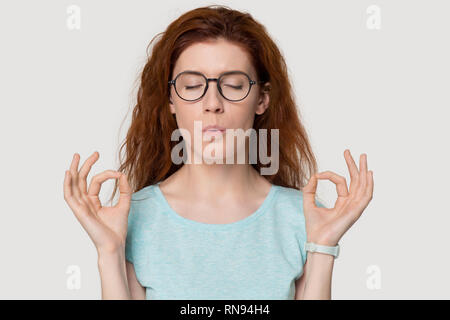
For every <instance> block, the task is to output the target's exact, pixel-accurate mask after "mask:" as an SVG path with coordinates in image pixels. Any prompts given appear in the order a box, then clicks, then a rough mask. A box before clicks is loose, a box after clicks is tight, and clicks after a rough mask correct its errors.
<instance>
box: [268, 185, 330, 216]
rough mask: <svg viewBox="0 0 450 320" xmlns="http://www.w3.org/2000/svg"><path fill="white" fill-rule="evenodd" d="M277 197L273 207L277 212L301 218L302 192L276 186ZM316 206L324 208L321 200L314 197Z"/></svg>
mask: <svg viewBox="0 0 450 320" xmlns="http://www.w3.org/2000/svg"><path fill="white" fill-rule="evenodd" d="M276 188H277V193H278V195H277V197H276V202H275V206H276V208H277V209H278V210H282V211H283V212H285V213H286V215H288V214H289V213H290V214H291V215H293V216H294V218H298V216H300V217H301V218H303V192H302V191H301V190H299V189H296V188H290V187H283V186H278V185H277V186H276ZM316 205H317V206H318V207H325V205H324V204H323V201H322V200H320V201H319V200H318V199H317V197H316Z"/></svg>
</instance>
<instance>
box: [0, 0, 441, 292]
mask: <svg viewBox="0 0 450 320" xmlns="http://www.w3.org/2000/svg"><path fill="white" fill-rule="evenodd" d="M215 3H217V4H225V5H229V6H230V7H232V8H235V9H239V10H244V11H248V12H250V13H251V14H252V15H253V17H254V18H255V19H257V20H258V21H260V22H262V23H263V24H264V25H265V26H266V27H267V30H268V31H269V33H270V34H271V36H272V37H273V38H274V40H275V41H276V43H277V44H278V45H279V47H280V49H281V51H282V52H283V54H284V56H285V58H286V61H287V64H288V67H289V73H290V76H291V79H292V83H293V86H294V88H295V92H296V96H297V99H298V102H299V106H300V110H301V114H302V117H303V121H304V123H305V125H306V127H307V130H308V132H309V134H310V136H311V140H312V144H313V149H314V152H315V153H316V155H317V158H318V161H319V170H320V171H324V170H332V171H334V172H337V173H339V174H341V175H344V176H345V177H347V178H349V175H348V172H347V167H346V164H345V160H344V157H343V152H344V150H345V148H349V149H350V150H351V152H352V154H353V155H354V157H356V158H357V159H359V155H360V154H361V153H367V154H368V164H369V169H370V170H373V171H374V181H375V190H374V197H373V200H372V202H371V203H370V204H369V207H368V208H367V209H366V210H365V211H364V213H363V215H362V216H361V218H360V219H359V220H358V221H357V222H356V223H355V224H354V225H353V227H352V228H351V229H350V230H349V231H348V232H347V233H346V234H345V235H344V237H343V238H342V239H341V242H340V244H341V255H340V257H339V258H338V259H337V260H335V264H334V271H333V287H332V298H333V299H403V298H404V299H431V298H436V299H442V298H446V299H448V298H450V293H449V290H448V286H449V284H450V281H449V280H450V276H449V273H448V270H450V260H449V258H448V252H449V232H448V229H449V225H450V224H449V222H450V219H449V214H450V212H449V209H448V206H447V203H448V193H449V187H448V180H449V178H450V174H449V170H448V167H447V166H448V164H449V148H448V137H449V133H450V132H449V131H450V129H449V125H448V120H449V118H450V117H449V115H450V112H449V107H450V103H449V102H450V98H449V84H450V83H449V82H450V81H449V80H450V79H449V74H450V70H449V69H450V63H449V60H448V57H450V52H449V48H450V47H449V41H448V39H449V31H450V19H449V18H448V15H449V12H450V11H449V9H450V5H449V2H448V1H436V0H433V1H411V0H408V1H381V0H379V1H364V0H358V1H356V0H355V1H335V0H329V1H317V0H316V1H280V0H278V1H261V0H258V1H245V2H243V1H223V2H220V1H219V2H215ZM72 4H74V5H78V6H79V7H80V9H81V29H80V30H70V29H69V28H68V27H67V24H66V21H67V19H68V16H69V14H68V13H67V12H66V9H67V7H68V6H69V5H72ZM207 4H213V2H208V1H158V2H157V1H114V2H112V1H31V0H28V1H5V0H2V2H1V3H0V39H1V44H0V46H1V50H0V55H1V59H0V85H1V94H0V106H1V114H0V121H1V125H0V130H1V137H2V140H3V141H2V145H3V151H2V156H1V158H0V161H1V163H0V165H1V168H2V175H1V181H2V183H1V184H0V188H1V192H0V194H1V198H2V209H1V217H2V219H1V223H0V244H1V254H2V261H1V270H0V271H1V272H0V297H1V298H3V299H12V298H22V299H50V298H52V299H85V298H86V299H100V298H101V291H100V279H99V274H98V269H97V255H96V250H95V248H94V246H93V244H92V243H91V240H90V239H89V237H88V235H87V233H86V232H85V231H84V230H83V229H82V227H81V225H80V224H79V223H78V221H77V220H76V218H75V216H74V215H73V213H72V211H71V210H70V208H69V207H68V206H67V204H66V203H65V201H64V199H63V189H62V186H63V177H64V171H65V170H66V169H68V168H69V165H70V161H71V159H72V155H73V154H74V153H75V152H78V153H79V154H80V155H81V157H82V158H81V161H84V160H85V159H86V157H88V156H89V155H90V154H91V153H92V152H93V151H95V150H97V151H99V153H100V159H99V160H98V162H97V163H96V164H95V165H94V167H93V172H92V173H91V175H90V177H92V176H93V175H94V174H97V173H99V172H101V171H103V170H106V169H116V168H117V165H118V159H117V152H118V145H119V142H121V141H122V139H123V138H124V136H125V133H126V131H127V128H128V125H129V119H130V113H129V112H130V111H131V108H132V107H133V103H134V99H135V94H136V88H135V86H134V85H135V79H136V77H137V76H138V72H139V70H140V69H141V68H142V67H143V64H144V62H145V58H146V53H145V50H146V47H147V45H148V43H149V41H150V40H151V38H152V37H153V36H154V35H156V34H157V33H158V32H161V31H164V29H165V28H166V26H167V25H168V24H169V23H170V22H171V21H172V20H174V19H175V18H177V17H178V16H179V15H180V14H182V13H184V12H185V11H187V10H190V9H193V8H195V7H198V6H203V5H207ZM370 5H377V6H378V7H379V8H380V9H381V11H380V13H381V20H380V21H381V25H380V26H381V28H380V29H378V30H372V29H369V28H368V27H367V25H366V22H367V19H369V18H370V16H371V14H368V13H367V12H366V10H367V8H368V7H369V6H370ZM125 118H126V120H125V121H124V122H123V124H122V121H123V120H124V119H125ZM121 124H122V126H121ZM112 187H113V183H112V181H109V182H107V183H105V184H104V185H103V189H102V191H101V196H102V199H103V200H104V201H106V199H107V198H108V197H109V195H110V193H111V191H112ZM319 190H320V192H321V193H322V194H323V197H324V198H325V199H326V201H327V204H328V205H330V204H333V203H334V200H335V199H336V194H335V188H334V185H333V184H332V183H331V182H328V181H321V182H320V183H319ZM72 265H74V266H77V267H78V268H79V270H80V272H81V273H80V276H81V278H80V281H81V282H80V284H81V286H80V288H79V289H70V287H68V285H67V282H68V278H69V276H70V275H69V274H67V273H66V271H67V270H68V268H69V267H70V266H72ZM374 279H376V283H378V284H379V286H378V287H373V286H371V285H370V283H373V280H374Z"/></svg>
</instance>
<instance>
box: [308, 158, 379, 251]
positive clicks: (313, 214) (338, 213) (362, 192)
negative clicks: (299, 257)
mask: <svg viewBox="0 0 450 320" xmlns="http://www.w3.org/2000/svg"><path fill="white" fill-rule="evenodd" d="M344 157H345V160H346V162H347V167H348V170H349V172H350V177H351V183H350V190H348V189H347V181H346V179H345V178H344V177H342V176H340V175H338V174H336V173H334V172H332V171H324V172H320V173H317V174H315V175H313V176H312V177H311V178H310V180H309V182H308V184H307V185H306V186H305V187H304V188H303V189H302V192H303V212H304V216H305V226H306V234H307V241H308V242H314V243H316V244H321V245H326V246H336V245H337V244H338V242H339V240H340V239H341V237H342V236H343V235H344V233H345V232H347V230H348V229H350V227H351V226H352V225H353V224H354V223H355V222H356V220H358V219H359V217H360V216H361V214H362V212H363V211H364V209H365V208H366V207H367V205H368V204H369V202H370V200H372V195H373V171H371V170H369V171H368V170H367V155H366V154H364V153H363V154H361V156H360V159H359V170H358V168H357V167H356V164H355V161H354V160H353V157H352V156H351V154H350V150H348V149H346V150H345V151H344ZM318 179H326V180H330V181H331V182H333V183H334V184H336V191H337V194H338V198H337V200H336V203H335V205H334V207H333V208H331V209H329V208H321V207H317V206H316V203H315V194H316V189H317V180H318Z"/></svg>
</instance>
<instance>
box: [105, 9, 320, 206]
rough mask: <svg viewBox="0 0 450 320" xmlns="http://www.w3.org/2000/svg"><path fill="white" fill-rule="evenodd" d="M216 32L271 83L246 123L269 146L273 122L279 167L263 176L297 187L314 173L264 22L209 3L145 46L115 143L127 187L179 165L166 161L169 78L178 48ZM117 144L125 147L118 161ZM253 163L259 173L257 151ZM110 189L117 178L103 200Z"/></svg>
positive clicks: (172, 123) (172, 125) (170, 123)
mask: <svg viewBox="0 0 450 320" xmlns="http://www.w3.org/2000/svg"><path fill="white" fill-rule="evenodd" d="M158 38H159V39H158ZM217 38H224V39H225V40H228V41H231V42H233V43H234V44H238V45H240V46H242V47H243V48H245V49H246V51H247V52H248V53H249V56H250V58H251V61H252V64H253V66H254V68H255V70H256V72H257V76H258V79H261V80H265V81H270V84H271V85H270V90H269V96H270V105H269V107H268V109H267V110H266V111H265V112H264V113H263V114H262V115H257V114H255V120H254V125H253V128H254V129H255V130H256V131H257V132H259V129H268V130H267V133H268V136H267V140H268V143H269V146H268V147H267V150H268V151H269V150H271V149H270V141H271V137H270V131H271V130H270V129H279V170H278V172H277V173H276V174H274V175H272V176H270V175H264V176H263V177H265V178H266V179H267V180H268V181H269V182H271V183H272V184H276V185H281V186H285V187H290V188H296V189H301V188H303V186H304V185H305V184H306V183H307V181H308V179H309V178H307V177H309V176H310V175H312V174H314V173H316V171H317V163H316V159H315V157H314V154H313V152H312V148H311V145H310V142H309V140H308V136H307V133H306V130H305V128H304V126H303V125H302V123H301V121H300V113H299V110H298V109H297V106H296V103H295V101H294V95H293V92H292V87H291V84H290V81H289V77H288V72H287V67H286V63H285V60H284V58H283V56H282V54H281V53H280V50H279V49H278V47H277V45H276V44H275V42H274V41H273V40H272V39H271V38H270V36H269V35H268V33H267V31H266V28H265V27H264V26H263V25H262V24H260V23H259V22H257V21H255V19H254V18H253V17H252V16H251V15H250V14H249V13H245V12H240V11H236V10H232V9H231V8H229V7H226V6H220V5H211V6H206V7H200V8H197V9H194V10H191V11H188V12H186V13H184V14H183V15H181V16H180V17H179V18H178V19H176V20H175V21H173V22H172V23H171V24H170V25H169V26H168V27H167V29H166V31H165V32H161V33H158V34H157V35H156V36H155V37H154V38H153V39H152V40H151V41H150V43H149V45H148V47H147V62H146V64H145V66H144V68H143V70H142V73H141V74H140V80H141V81H140V86H139V90H138V93H137V102H136V105H135V107H134V109H133V112H132V120H131V125H130V128H129V130H128V132H127V135H126V138H125V141H124V142H123V144H122V145H121V146H120V150H119V158H120V160H119V161H120V163H121V164H120V167H119V169H118V171H120V172H124V173H125V174H127V176H128V181H129V183H130V186H131V188H132V191H133V192H135V191H138V190H140V189H142V188H144V187H146V186H149V185H152V184H155V183H157V182H159V181H162V180H164V179H165V178H166V177H168V176H170V175H171V174H173V173H174V172H176V171H177V170H178V169H179V168H180V167H181V166H182V165H183V164H179V165H176V164H174V163H173V162H172V160H171V150H172V148H173V146H175V145H176V144H178V143H179V141H171V134H172V132H173V131H174V130H175V129H177V128H178V126H177V123H176V120H175V116H174V115H173V114H172V113H171V112H170V109H169V93H170V91H169V86H168V81H169V80H170V77H171V76H172V71H173V68H174V65H175V62H176V61H177V59H178V57H179V56H180V54H181V53H182V51H183V50H185V49H186V48H187V47H188V46H190V45H192V44H194V43H196V42H200V41H206V40H210V39H217ZM153 43H154V46H153V49H152V52H151V54H149V53H148V49H149V47H150V46H151V45H152V44H153ZM123 148H126V153H125V158H124V159H123V160H122V158H121V157H120V155H121V154H122V149H123ZM257 154H259V153H257ZM252 165H253V166H254V168H255V169H256V170H258V172H260V168H261V167H263V166H264V165H262V164H261V163H260V161H259V156H258V161H257V163H256V164H252ZM117 189H118V181H117V180H116V181H115V185H114V191H113V194H112V196H111V199H110V201H112V199H113V197H114V195H115V194H116V192H117Z"/></svg>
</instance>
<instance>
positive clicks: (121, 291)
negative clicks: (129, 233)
mask: <svg viewBox="0 0 450 320" xmlns="http://www.w3.org/2000/svg"><path fill="white" fill-rule="evenodd" d="M98 270H99V273H100V280H101V286H102V299H103V300H130V299H131V294H130V290H129V288H128V280H127V271H126V265H125V253H124V250H114V251H109V252H102V251H99V252H98Z"/></svg>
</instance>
